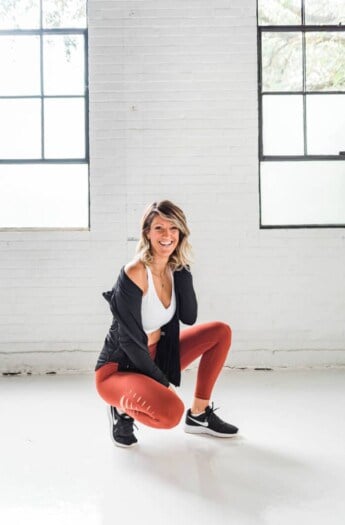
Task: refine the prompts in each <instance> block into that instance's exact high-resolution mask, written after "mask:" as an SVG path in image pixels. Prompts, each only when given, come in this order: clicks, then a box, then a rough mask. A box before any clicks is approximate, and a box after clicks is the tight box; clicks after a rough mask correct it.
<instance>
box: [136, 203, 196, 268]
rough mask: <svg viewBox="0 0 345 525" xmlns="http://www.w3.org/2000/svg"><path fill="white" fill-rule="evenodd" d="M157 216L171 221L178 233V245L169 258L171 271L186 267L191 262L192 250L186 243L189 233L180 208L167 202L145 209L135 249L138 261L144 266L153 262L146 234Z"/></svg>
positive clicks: (187, 242)
mask: <svg viewBox="0 0 345 525" xmlns="http://www.w3.org/2000/svg"><path fill="white" fill-rule="evenodd" d="M157 215H160V216H161V217H162V218H163V219H166V220H169V221H171V222H172V223H173V224H174V225H175V226H176V227H177V228H178V229H179V231H180V234H179V242H178V245H177V247H176V249H175V250H174V252H173V253H172V254H171V255H170V258H169V265H170V267H171V269H172V270H173V271H174V270H182V268H183V267H188V266H189V264H190V262H191V261H192V248H191V245H190V243H189V241H188V237H189V235H190V231H189V228H188V226H187V220H186V216H185V214H184V213H183V211H182V210H181V208H179V207H178V206H176V204H173V203H172V202H171V201H169V200H164V201H160V202H153V203H151V204H150V205H149V206H147V208H146V209H145V211H144V214H143V216H142V218H141V236H140V240H139V242H138V244H137V247H136V253H137V257H138V259H140V260H141V261H142V262H143V263H144V264H150V263H151V262H152V261H153V256H152V252H151V244H150V241H149V239H148V238H147V236H146V234H147V233H148V232H149V231H150V228H151V224H152V221H153V219H154V218H155V217H156V216H157Z"/></svg>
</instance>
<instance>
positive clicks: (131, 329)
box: [95, 266, 197, 386]
mask: <svg viewBox="0 0 345 525" xmlns="http://www.w3.org/2000/svg"><path fill="white" fill-rule="evenodd" d="M173 276H174V287H175V295H176V311H175V314H174V316H173V318H172V319H171V320H170V321H169V322H168V323H167V324H165V325H164V326H162V327H161V338H160V340H159V341H158V345H157V353H156V357H155V360H154V361H153V359H152V358H151V356H150V354H149V350H148V345H147V342H148V337H147V335H146V333H145V332H144V329H143V325H142V321H141V301H142V296H143V292H142V290H141V289H140V288H139V287H138V286H137V285H136V284H135V283H134V282H133V281H132V280H131V279H130V278H129V277H128V275H127V274H126V272H125V270H124V266H123V267H122V268H121V270H120V274H119V277H118V279H117V281H116V283H115V284H114V286H113V288H112V289H111V290H109V291H108V292H103V294H102V295H103V297H104V298H105V299H106V300H107V301H108V303H109V305H110V310H111V312H112V314H113V322H112V324H111V327H110V329H109V332H108V334H107V336H106V338H105V341H104V345H103V348H102V351H101V353H100V355H99V357H98V360H97V364H96V368H95V370H98V369H99V368H100V367H101V366H103V365H105V364H107V363H118V364H119V367H118V370H119V371H129V370H131V371H135V372H140V373H142V374H145V375H147V376H149V377H152V379H155V380H156V381H158V382H159V383H162V384H163V385H165V386H169V383H173V384H174V385H175V386H179V385H180V380H181V367H180V349H179V335H180V324H179V321H182V323H184V324H189V325H191V324H194V323H195V321H196V317H197V300H196V296H195V292H194V288H193V279H192V274H191V273H190V270H189V268H183V269H182V270H176V271H175V272H174V273H173Z"/></svg>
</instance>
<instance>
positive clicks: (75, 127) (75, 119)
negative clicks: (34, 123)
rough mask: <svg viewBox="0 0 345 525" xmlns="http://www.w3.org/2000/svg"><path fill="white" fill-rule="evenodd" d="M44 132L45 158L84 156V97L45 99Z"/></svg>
mask: <svg viewBox="0 0 345 525" xmlns="http://www.w3.org/2000/svg"><path fill="white" fill-rule="evenodd" d="M44 134H45V156H46V158H53V159H58V158H84V157H85V111H84V99H82V98H80V99H79V98H76V99H75V98H73V99H68V98H67V99H66V98H61V99H56V98H53V99H46V100H45V102H44Z"/></svg>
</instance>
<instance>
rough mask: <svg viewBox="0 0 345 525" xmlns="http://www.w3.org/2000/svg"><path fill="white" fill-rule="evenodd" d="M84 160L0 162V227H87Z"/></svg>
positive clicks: (86, 173)
mask: <svg viewBox="0 0 345 525" xmlns="http://www.w3.org/2000/svg"><path fill="white" fill-rule="evenodd" d="M88 197H89V195H88V169H87V165H86V164H77V165H75V164H60V165H55V164H49V165H47V164H44V165H42V164H24V165H23V164H16V165H13V164H12V165H8V164H7V165H6V164H1V165H0V228H87V227H88V202H89V198H88Z"/></svg>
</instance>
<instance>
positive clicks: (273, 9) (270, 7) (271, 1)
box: [258, 0, 301, 25]
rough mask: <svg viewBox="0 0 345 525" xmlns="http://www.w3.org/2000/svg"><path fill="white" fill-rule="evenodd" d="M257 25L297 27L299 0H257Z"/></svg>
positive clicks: (299, 14)
mask: <svg viewBox="0 0 345 525" xmlns="http://www.w3.org/2000/svg"><path fill="white" fill-rule="evenodd" d="M258 18H259V25H294V24H295V25H297V24H300V23H301V0H259V1H258Z"/></svg>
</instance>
